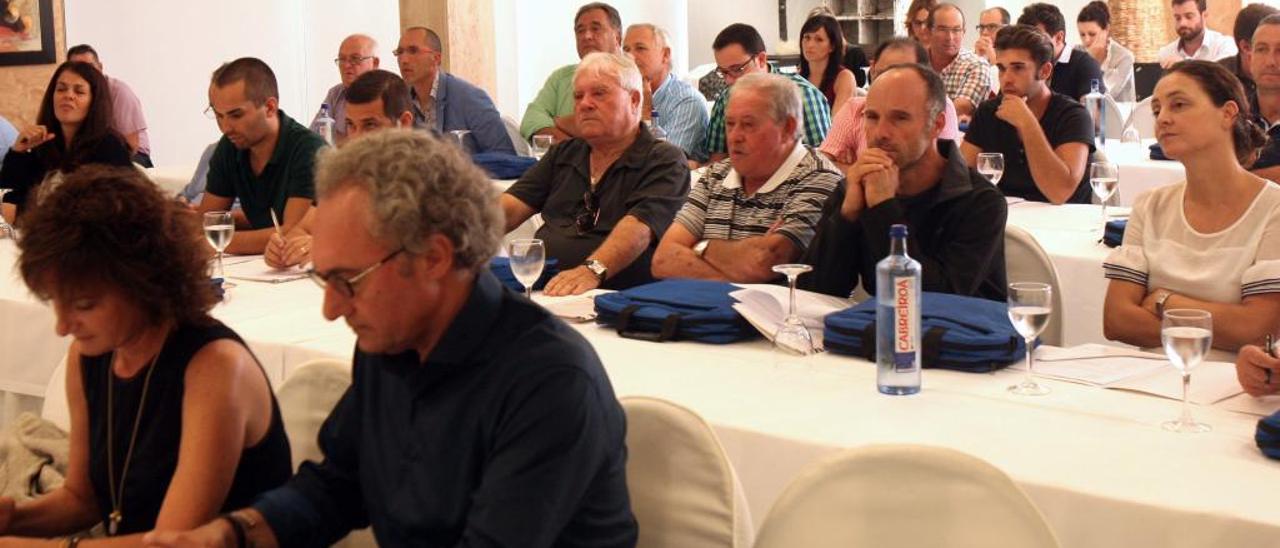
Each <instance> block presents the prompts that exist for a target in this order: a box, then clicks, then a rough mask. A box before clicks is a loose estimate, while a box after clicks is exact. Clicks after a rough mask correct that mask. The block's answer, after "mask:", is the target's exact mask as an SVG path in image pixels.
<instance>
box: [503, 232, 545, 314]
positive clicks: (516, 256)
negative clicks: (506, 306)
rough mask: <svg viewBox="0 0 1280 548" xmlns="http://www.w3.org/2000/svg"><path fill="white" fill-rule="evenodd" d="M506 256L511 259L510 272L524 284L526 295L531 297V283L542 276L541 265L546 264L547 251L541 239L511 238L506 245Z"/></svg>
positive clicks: (534, 282) (536, 281)
mask: <svg viewBox="0 0 1280 548" xmlns="http://www.w3.org/2000/svg"><path fill="white" fill-rule="evenodd" d="M507 257H508V258H509V260H510V261H511V273H512V274H515V276H516V279H517V280H519V281H520V284H521V285H523V286H524V294H525V296H526V297H529V298H531V299H532V298H533V285H534V284H536V283H538V278H539V277H541V276H542V267H543V266H544V265H545V264H546V257H547V251H546V248H545V247H543V245H542V240H538V239H521V240H511V243H510V244H508V245H507Z"/></svg>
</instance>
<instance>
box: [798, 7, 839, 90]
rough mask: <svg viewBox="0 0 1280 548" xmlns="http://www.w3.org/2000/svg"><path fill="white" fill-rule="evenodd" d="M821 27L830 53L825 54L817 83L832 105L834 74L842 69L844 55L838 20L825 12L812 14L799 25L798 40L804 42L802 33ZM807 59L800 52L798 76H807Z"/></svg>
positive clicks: (808, 70)
mask: <svg viewBox="0 0 1280 548" xmlns="http://www.w3.org/2000/svg"><path fill="white" fill-rule="evenodd" d="M818 29H822V30H824V31H826V32H827V41H828V42H830V43H831V54H830V55H828V56H827V68H826V70H825V71H824V72H823V73H822V81H821V82H820V83H819V84H818V89H819V90H821V91H822V94H823V95H825V96H826V97H827V104H828V105H830V106H832V107H834V106H835V102H836V76H839V75H840V71H841V70H844V63H842V62H841V59H842V58H843V57H844V34H843V33H842V32H841V31H840V22H839V21H836V18H835V17H832V16H830V15H826V14H818V15H814V16H813V17H810V18H808V19H806V20H805V22H804V26H802V27H800V41H801V43H803V42H804V35H806V34H809V33H811V32H817V31H818ZM809 73H810V69H809V60H808V59H805V58H804V54H803V53H801V54H800V76H803V77H805V78H808V77H809Z"/></svg>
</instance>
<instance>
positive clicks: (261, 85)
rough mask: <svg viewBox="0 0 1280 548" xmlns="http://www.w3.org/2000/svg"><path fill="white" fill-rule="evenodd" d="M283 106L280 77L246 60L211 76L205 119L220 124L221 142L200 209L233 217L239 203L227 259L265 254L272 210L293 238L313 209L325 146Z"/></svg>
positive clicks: (272, 231) (271, 230)
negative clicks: (318, 153)
mask: <svg viewBox="0 0 1280 548" xmlns="http://www.w3.org/2000/svg"><path fill="white" fill-rule="evenodd" d="M278 104H279V92H278V91H277V87H276V75H275V73H274V72H272V71H271V67H268V66H267V64H266V63H263V62H262V61H261V60H259V59H255V58H253V57H242V58H240V59H236V60H235V61H232V62H230V63H226V64H224V65H222V66H221V67H218V70H215V71H213V78H212V79H211V81H210V83H209V109H208V110H207V112H209V113H210V114H211V115H212V116H214V118H215V119H217V121H218V129H219V130H221V131H222V139H219V140H218V146H217V148H216V149H214V151H213V157H212V158H210V159H209V180H208V186H207V187H206V188H205V195H204V199H202V200H200V205H199V206H198V207H197V210H198V211H200V212H202V213H203V212H206V211H225V210H229V209H231V203H232V202H233V201H235V200H237V199H239V201H240V209H239V210H238V212H237V213H236V214H235V219H236V228H237V230H236V233H235V236H234V237H232V238H231V243H230V244H229V245H227V249H226V251H227V253H243V254H257V253H262V252H263V250H264V249H266V247H267V240H268V239H269V238H270V237H271V235H272V234H275V233H276V230H275V227H274V223H272V220H271V211H273V210H274V211H275V215H276V218H277V219H278V220H279V221H280V224H281V228H282V229H283V230H284V231H285V232H288V231H289V230H290V229H292V228H293V226H294V225H295V224H297V223H298V222H299V221H301V220H302V217H303V216H304V215H306V213H307V210H309V209H311V202H312V200H313V198H314V197H315V191H314V189H315V183H314V182H313V181H314V180H313V177H314V171H313V166H314V165H315V158H316V151H318V150H320V147H323V146H324V141H323V140H322V139H320V136H319V135H316V134H315V133H312V132H311V131H310V130H308V129H307V128H306V127H305V126H303V125H302V124H299V123H298V122H295V121H294V120H293V118H290V117H289V116H287V115H286V114H285V113H284V111H283V110H280V108H279V106H278Z"/></svg>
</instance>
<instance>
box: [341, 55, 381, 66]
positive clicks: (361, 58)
mask: <svg viewBox="0 0 1280 548" xmlns="http://www.w3.org/2000/svg"><path fill="white" fill-rule="evenodd" d="M370 59H373V56H372V55H352V56H350V57H337V58H335V59H334V60H333V64H335V65H338V66H342V65H351V66H355V65H359V64H360V63H363V62H365V61H368V60H370Z"/></svg>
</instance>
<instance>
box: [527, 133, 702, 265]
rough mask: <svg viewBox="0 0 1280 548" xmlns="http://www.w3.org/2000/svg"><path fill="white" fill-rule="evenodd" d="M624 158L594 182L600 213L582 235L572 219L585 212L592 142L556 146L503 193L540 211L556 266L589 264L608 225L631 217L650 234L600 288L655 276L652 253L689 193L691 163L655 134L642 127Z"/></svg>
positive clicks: (573, 141)
mask: <svg viewBox="0 0 1280 548" xmlns="http://www.w3.org/2000/svg"><path fill="white" fill-rule="evenodd" d="M637 129H638V136H637V137H636V140H635V142H633V143H632V144H631V146H630V147H629V148H627V150H626V151H625V152H623V153H622V157H620V158H618V159H617V160H616V161H614V162H613V165H611V166H609V169H608V170H606V171H605V172H604V175H603V176H601V177H600V182H599V183H598V184H597V185H596V189H595V192H594V194H595V200H596V203H598V204H599V208H600V216H599V219H598V220H597V221H596V223H595V227H594V228H592V229H591V230H589V231H587V232H585V233H582V234H579V233H578V228H577V225H576V224H575V223H574V219H575V218H577V217H578V215H579V214H581V213H583V212H584V211H585V210H586V201H585V199H584V198H583V195H584V194H585V193H587V192H590V191H591V176H590V174H591V164H590V157H591V145H589V144H587V142H586V141H584V140H582V139H570V140H568V141H565V142H562V143H559V144H557V145H555V146H553V147H551V150H549V151H547V154H546V156H543V157H542V160H541V161H539V162H538V163H537V164H536V165H534V166H533V167H531V168H529V171H526V172H525V174H524V176H523V177H520V180H519V181H516V183H515V184H514V185H511V188H508V189H507V194H510V195H512V196H514V197H516V198H518V199H519V200H520V201H521V202H524V203H525V204H527V205H528V206H529V207H532V208H533V209H535V210H537V211H540V212H541V213H542V221H543V224H542V227H541V228H539V229H538V232H537V235H536V237H537V238H539V239H541V240H542V241H543V243H544V245H545V246H546V250H547V257H548V258H555V259H556V260H558V261H559V263H560V269H561V270H565V269H569V268H573V267H575V266H578V265H580V264H582V263H583V262H584V261H586V259H587V257H588V256H590V255H591V253H592V252H594V251H595V250H596V248H598V247H600V244H602V243H604V240H605V238H608V237H609V233H610V232H612V231H613V227H614V226H616V225H617V224H618V222H619V221H621V220H622V218H623V217H624V216H626V215H631V216H633V217H635V218H636V219H639V220H640V222H642V223H644V224H645V225H646V226H648V227H649V230H650V231H652V232H653V236H652V238H650V240H649V248H648V249H646V250H645V251H644V253H643V254H641V255H640V257H639V258H637V259H636V260H635V261H633V262H632V263H631V265H630V266H628V267H627V268H624V269H621V271H619V272H616V273H613V272H611V273H610V274H609V279H608V280H605V283H604V284H603V287H605V288H606V289H625V288H627V287H631V286H633V285H638V284H642V283H647V282H650V281H653V275H652V273H651V272H650V263H651V262H652V259H653V250H654V249H655V248H657V246H658V241H659V240H661V239H662V235H663V234H664V233H666V231H667V227H668V226H670V225H671V220H672V219H674V218H675V216H676V212H678V211H680V206H682V205H684V199H685V196H686V195H687V194H689V166H688V164H687V161H686V160H685V156H684V152H683V151H681V150H680V148H679V147H677V146H675V145H672V144H671V143H668V142H666V141H659V140H657V139H654V138H653V135H651V134H650V133H649V132H648V131H645V130H644V129H643V128H642V127H641V128H637Z"/></svg>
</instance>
